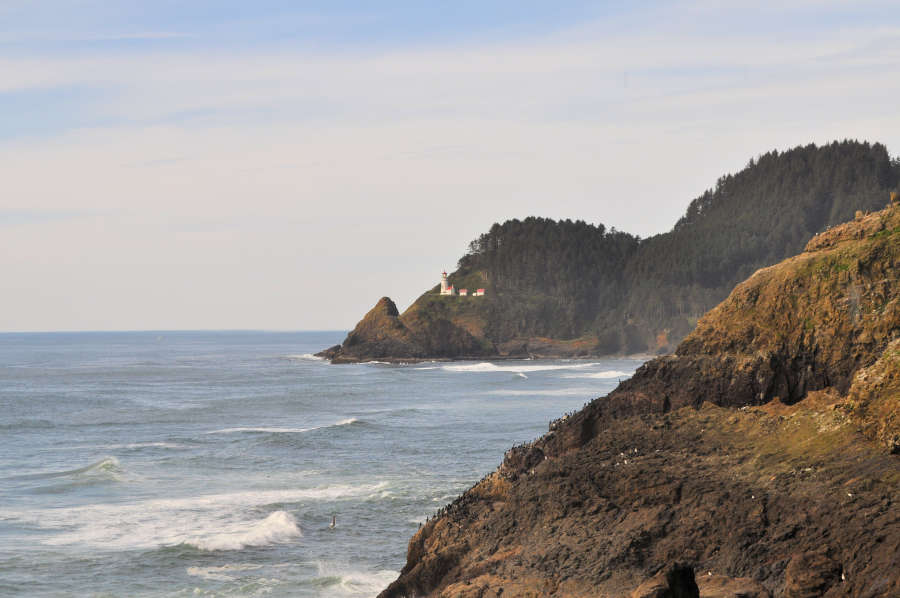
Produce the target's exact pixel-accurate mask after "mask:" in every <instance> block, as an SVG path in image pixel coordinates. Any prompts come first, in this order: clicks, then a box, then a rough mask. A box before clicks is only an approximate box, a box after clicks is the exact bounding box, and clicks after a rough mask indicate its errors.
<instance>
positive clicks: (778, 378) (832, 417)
mask: <svg viewBox="0 0 900 598" xmlns="http://www.w3.org/2000/svg"><path fill="white" fill-rule="evenodd" d="M860 220H861V221H862V223H861V222H860V221H857V222H854V223H850V224H848V225H846V226H845V227H837V228H836V229H832V231H829V239H828V242H827V243H825V242H820V243H817V244H813V243H811V244H810V246H808V248H807V251H806V252H804V253H803V254H801V255H799V256H796V257H794V258H790V259H788V260H786V261H785V262H782V263H781V264H778V265H776V266H773V267H771V268H766V269H763V270H760V271H758V272H756V273H755V274H754V275H753V276H751V277H750V278H749V279H748V280H747V281H745V282H744V283H742V284H741V285H739V286H738V287H737V288H736V289H735V290H734V292H733V293H732V294H731V296H729V298H728V299H727V300H726V301H724V302H723V303H722V304H720V305H719V306H718V307H716V308H715V309H713V310H712V311H711V312H709V314H707V315H706V316H705V317H704V318H703V319H702V320H701V321H700V322H699V323H698V325H697V328H696V330H695V331H694V332H693V333H692V334H691V335H689V336H688V337H687V338H686V339H685V341H684V342H683V343H682V344H681V345H680V346H679V347H678V350H677V351H676V353H675V355H672V356H667V357H663V358H658V359H655V360H653V361H651V362H649V363H647V364H646V365H645V366H644V367H642V368H640V369H639V370H638V372H637V373H636V374H635V375H634V376H633V377H632V378H631V379H630V380H629V381H627V382H625V383H622V384H621V385H619V387H618V388H617V389H616V390H615V391H614V392H612V393H610V394H609V395H608V396H606V397H603V398H600V399H596V400H594V401H592V402H591V403H589V404H588V405H587V406H586V407H585V408H584V409H583V410H581V411H579V412H577V413H574V414H571V415H570V416H567V417H565V418H563V419H560V420H557V421H556V422H553V423H552V424H551V426H550V430H549V431H548V433H547V434H546V435H545V436H543V437H541V438H540V439H538V440H536V441H534V442H532V443H529V444H526V445H523V446H518V447H514V448H513V449H510V451H508V452H507V454H506V456H505V458H504V461H503V464H502V465H501V466H500V467H499V468H498V469H497V470H496V471H495V472H493V473H491V474H490V475H489V476H487V477H486V478H485V479H484V480H482V481H481V482H479V483H478V484H476V485H475V486H474V487H473V488H471V489H470V490H469V491H467V492H466V493H464V494H463V495H462V496H460V497H459V498H458V499H457V500H456V501H454V502H453V503H452V504H450V505H448V506H447V507H445V508H444V509H442V510H441V511H440V512H439V513H438V514H437V516H436V517H435V518H433V519H430V520H429V521H428V522H427V523H426V524H425V525H424V526H423V527H422V528H421V529H420V530H419V532H418V533H417V534H416V535H415V536H413V538H412V540H411V541H410V545H409V552H408V557H407V563H406V566H405V567H404V568H403V570H402V572H401V575H400V577H399V578H398V579H397V580H396V581H395V582H394V583H393V584H391V586H389V587H388V588H387V589H386V590H385V591H384V592H383V593H382V594H381V596H382V597H383V598H399V597H402V596H407V597H412V596H441V597H444V598H451V597H462V596H473V597H474V596H481V597H485V596H500V595H502V596H504V597H508V596H573V597H579V596H628V595H656V594H653V593H652V592H657V593H659V592H667V591H671V590H670V589H669V587H668V585H667V582H663V581H662V578H661V577H659V575H660V573H661V572H665V571H666V570H668V568H669V567H671V564H672V563H674V562H680V563H684V564H685V565H688V566H691V567H693V568H694V570H695V571H697V577H696V580H697V587H698V588H699V595H700V596H776V597H781V596H860V597H862V596H867V597H870V596H872V597H874V596H885V597H887V596H898V595H900V455H897V454H896V453H897V446H898V439H900V428H898V419H900V339H898V338H897V337H898V336H900V296H898V295H900V281H898V276H900V208H896V209H888V210H885V211H883V212H880V213H877V214H872V215H869V216H864V217H862V218H861V219H860ZM859 231H863V232H859ZM636 592H637V594H635V593H636ZM641 592H643V594H642V593H641ZM647 592H650V593H649V594H648V593H647ZM658 595H665V594H663V593H659V594H658Z"/></svg>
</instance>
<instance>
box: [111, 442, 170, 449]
mask: <svg viewBox="0 0 900 598" xmlns="http://www.w3.org/2000/svg"><path fill="white" fill-rule="evenodd" d="M103 448H106V449H114V450H115V449H119V450H121V449H127V450H137V449H144V448H161V449H173V450H174V449H184V448H187V447H186V446H185V445H183V444H178V443H176V442H130V443H128V444H107V445H104V446H103Z"/></svg>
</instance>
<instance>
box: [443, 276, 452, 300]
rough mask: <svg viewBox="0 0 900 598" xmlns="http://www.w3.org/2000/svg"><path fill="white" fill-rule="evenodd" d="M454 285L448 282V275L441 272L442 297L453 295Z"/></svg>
mask: <svg viewBox="0 0 900 598" xmlns="http://www.w3.org/2000/svg"><path fill="white" fill-rule="evenodd" d="M452 294H453V285H451V284H450V283H449V282H448V281H447V273H446V272H441V295H452Z"/></svg>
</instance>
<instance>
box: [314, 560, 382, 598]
mask: <svg viewBox="0 0 900 598" xmlns="http://www.w3.org/2000/svg"><path fill="white" fill-rule="evenodd" d="M316 567H317V569H318V573H319V575H318V580H317V581H318V583H319V584H321V586H322V587H324V588H328V591H329V595H334V594H335V593H337V594H338V595H346V596H360V595H362V596H374V595H376V594H378V592H380V591H381V590H383V589H384V588H385V587H386V586H387V585H388V584H390V583H391V582H392V581H394V580H395V579H396V578H397V575H398V573H397V572H396V571H388V570H384V569H382V570H379V571H359V570H358V569H356V568H354V567H351V566H350V565H348V564H344V563H333V562H326V561H318V562H317V563H316Z"/></svg>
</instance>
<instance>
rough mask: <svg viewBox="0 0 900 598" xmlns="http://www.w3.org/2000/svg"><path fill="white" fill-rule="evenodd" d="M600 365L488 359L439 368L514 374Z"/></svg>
mask: <svg viewBox="0 0 900 598" xmlns="http://www.w3.org/2000/svg"><path fill="white" fill-rule="evenodd" d="M597 365H600V364H598V363H565V364H552V363H541V364H538V365H524V364H513V363H504V364H497V363H491V362H488V361H483V362H481V363H467V364H452V365H445V366H442V367H441V369H443V370H444V371H447V372H512V373H515V374H521V373H525V372H544V371H551V370H579V369H583V368H590V367H595V366H597Z"/></svg>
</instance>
